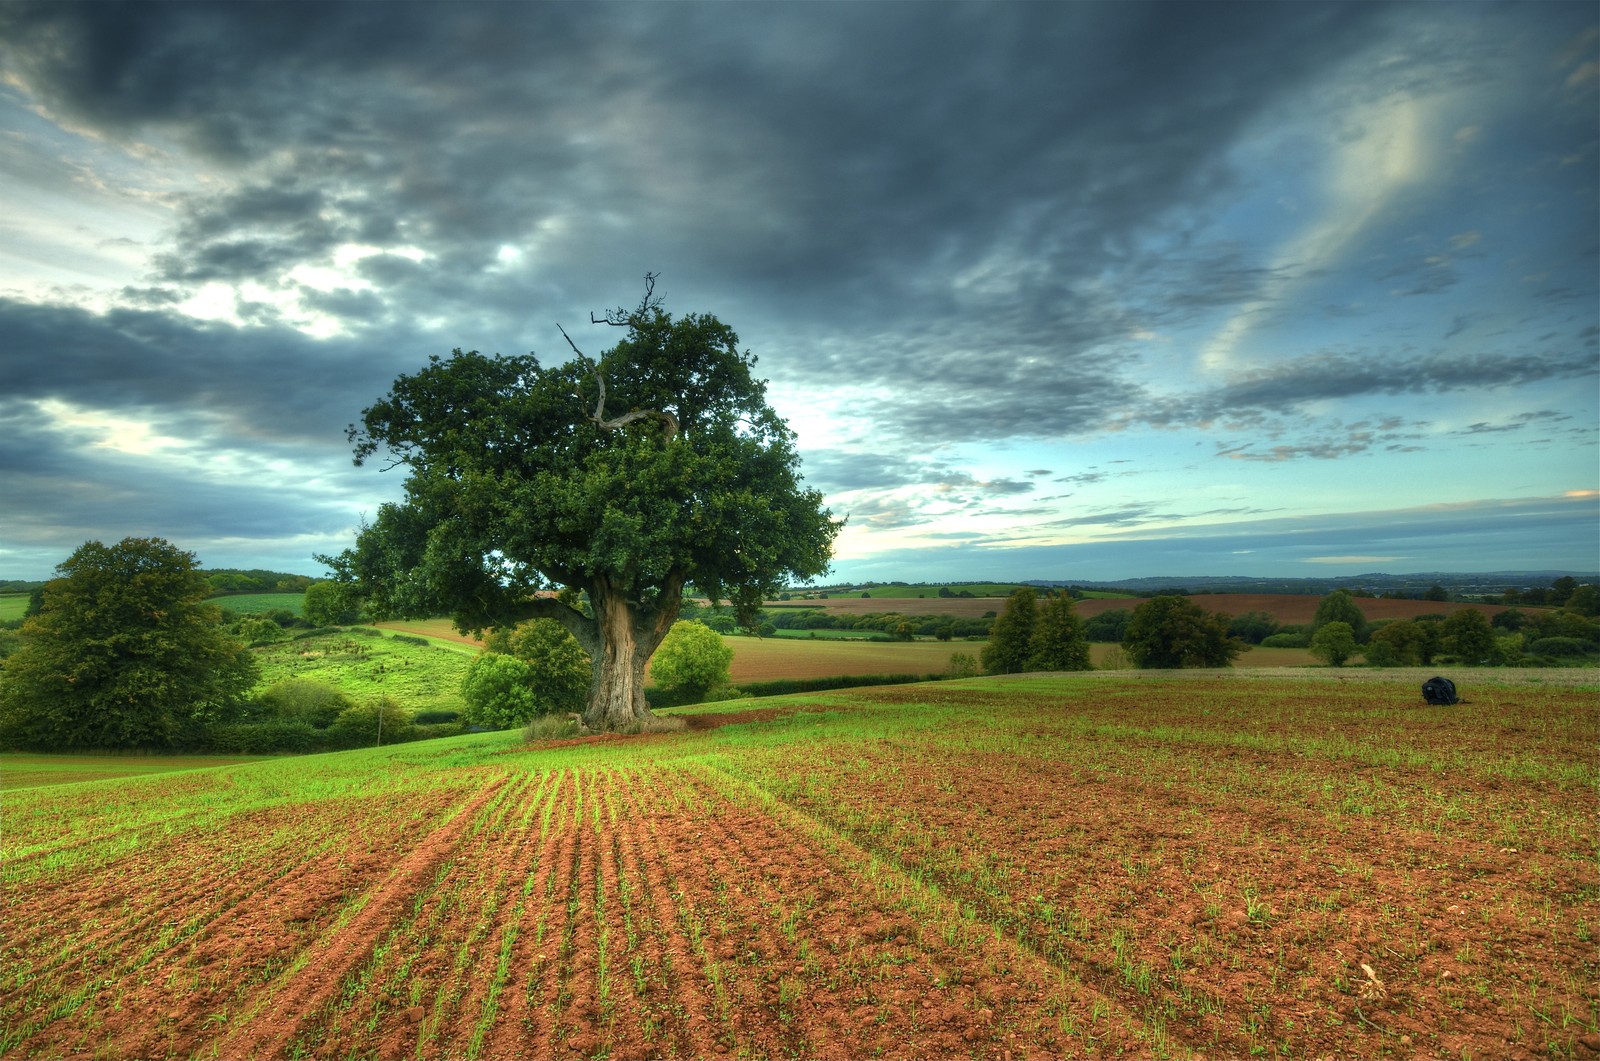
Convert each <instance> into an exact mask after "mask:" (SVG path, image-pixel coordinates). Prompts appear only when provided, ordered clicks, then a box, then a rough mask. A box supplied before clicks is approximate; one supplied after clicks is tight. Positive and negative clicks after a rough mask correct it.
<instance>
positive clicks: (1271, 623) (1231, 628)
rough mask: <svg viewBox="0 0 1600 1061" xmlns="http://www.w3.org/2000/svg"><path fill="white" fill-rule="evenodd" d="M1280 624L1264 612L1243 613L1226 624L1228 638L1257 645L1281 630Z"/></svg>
mask: <svg viewBox="0 0 1600 1061" xmlns="http://www.w3.org/2000/svg"><path fill="white" fill-rule="evenodd" d="M1282 625H1283V624H1281V623H1279V622H1278V620H1276V619H1274V618H1273V617H1272V616H1270V615H1268V614H1267V613H1266V612H1245V613H1244V614H1243V615H1236V616H1234V618H1233V621H1232V622H1230V623H1229V624H1228V636H1229V637H1237V638H1238V639H1239V640H1241V641H1244V642H1246V643H1248V644H1252V645H1259V644H1262V643H1263V642H1265V641H1266V639H1267V638H1269V637H1272V636H1273V635H1274V634H1276V633H1278V632H1279V631H1280V630H1281V629H1282Z"/></svg>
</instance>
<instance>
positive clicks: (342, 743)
mask: <svg viewBox="0 0 1600 1061" xmlns="http://www.w3.org/2000/svg"><path fill="white" fill-rule="evenodd" d="M326 732H327V739H328V743H329V744H330V745H331V746H332V747H335V748H367V747H371V746H373V745H377V744H401V743H403V742H405V741H408V740H410V739H411V716H410V715H409V714H407V713H406V711H405V709H404V708H402V707H401V706H400V705H399V704H397V703H395V702H394V701H393V700H391V699H389V698H388V697H386V696H381V697H379V698H378V699H377V700H374V701H373V702H372V703H369V704H359V705H357V706H355V707H349V708H346V709H345V710H344V711H343V712H341V713H340V715H339V717H338V718H336V719H334V722H333V725H331V726H329V727H328V729H327V731H326Z"/></svg>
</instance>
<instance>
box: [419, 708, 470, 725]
mask: <svg viewBox="0 0 1600 1061" xmlns="http://www.w3.org/2000/svg"><path fill="white" fill-rule="evenodd" d="M411 721H412V723H413V724H414V725H418V726H438V725H443V724H444V723H446V722H460V721H461V712H459V711H450V710H441V709H439V708H429V709H428V710H426V711H415V712H413V713H412V715H411Z"/></svg>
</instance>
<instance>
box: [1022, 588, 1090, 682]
mask: <svg viewBox="0 0 1600 1061" xmlns="http://www.w3.org/2000/svg"><path fill="white" fill-rule="evenodd" d="M1030 647H1031V649H1032V652H1031V654H1030V655H1029V657H1028V669H1029V670H1092V669H1093V668H1094V664H1092V663H1090V662H1089V642H1088V640H1087V639H1086V638H1085V637H1084V636H1083V620H1081V619H1079V618H1078V613H1077V612H1075V611H1074V610H1073V608H1072V595H1071V594H1070V593H1067V592H1066V591H1065V590H1062V591H1061V592H1059V593H1052V594H1050V595H1049V596H1048V597H1046V598H1045V602H1044V607H1042V608H1040V609H1039V614H1038V618H1037V620H1036V621H1035V622H1034V626H1033V637H1032V639H1031V643H1030Z"/></svg>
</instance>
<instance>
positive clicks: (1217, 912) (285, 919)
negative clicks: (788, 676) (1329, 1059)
mask: <svg viewBox="0 0 1600 1061" xmlns="http://www.w3.org/2000/svg"><path fill="white" fill-rule="evenodd" d="M1425 676H1426V675H1423V674H1421V673H1420V672H1417V673H1393V672H1354V673H1348V674H1337V673H1332V672H1328V671H1326V670H1320V671H1306V672H1298V673H1287V674H1278V673H1275V672H1271V671H1266V670H1241V671H1232V672H1207V673H1194V672H1188V673H1182V672H1180V673H1165V674H1154V673H1117V674H1103V673H1090V674H1083V675H1071V676H1058V677H1039V676H1025V677H1019V678H1014V679H993V678H988V679H973V680H964V681H958V682H944V683H937V684H930V685H920V686H898V687H880V688H875V689H870V690H856V691H842V692H835V693H829V694H816V695H809V696H797V697H786V698H780V699H773V700H763V701H757V702H751V701H745V702H741V703H735V704H731V705H724V706H720V707H711V708H695V709H689V710H687V711H682V712H679V713H680V714H681V715H682V716H683V717H684V718H685V719H686V720H687V721H688V722H689V725H690V728H689V729H687V730H686V731H684V732H679V733H672V734H663V735H656V736H649V737H635V738H617V737H608V738H589V739H585V740H580V741H567V742H561V743H559V744H547V745H535V746H524V745H522V744H520V743H519V741H518V739H517V738H516V737H515V735H513V734H504V733H500V734H479V735H473V736H467V737H462V738H452V739H449V740H445V741H434V742H428V743H425V744H418V745H402V746H398V747H394V748H385V749H379V750H367V751H361V752H349V753H339V754H331V755H320V756H308V757H303V758H298V759H284V760H274V761H270V762H263V763H255V764H250V765H233V766H226V767H219V768H213V769H209V770H197V771H189V772H185V773H173V774H166V775H157V776H146V777H133V778H127V779H123V780H120V781H85V782H82V783H79V784H72V785H56V786H52V787H38V788H27V789H21V790H18V791H15V792H12V793H8V794H7V799H6V829H5V834H4V838H3V841H0V856H3V859H0V866H3V869H0V875H3V884H4V888H5V893H6V898H7V931H6V933H5V934H4V937H3V939H0V948H3V949H0V968H4V969H5V974H4V978H3V980H0V1053H3V1054H4V1055H5V1056H7V1057H15V1058H32V1057H63V1056H85V1057H87V1056H120V1057H131V1056H138V1057H148V1058H188V1057H194V1056H202V1055H203V1056H213V1055H214V1056H223V1057H237V1056H257V1057H285V1056H290V1057H294V1056H308V1057H309V1056H317V1057H375V1058H401V1057H445V1056H448V1057H460V1058H500V1057H510V1056H540V1057H573V1058H579V1057H597V1056H602V1055H604V1056H609V1057H612V1058H632V1057H639V1058H644V1057H711V1056H722V1055H725V1056H728V1057H776V1056H793V1057H816V1058H858V1057H867V1056H874V1055H878V1056H896V1057H910V1056H916V1057H926V1056H938V1057H985V1058H1001V1057H1004V1056H1011V1057H1034V1056H1047V1057H1105V1056H1112V1055H1117V1054H1124V1055H1133V1056H1149V1057H1194V1056H1197V1055H1200V1054H1204V1055H1205V1056H1208V1057H1251V1056H1263V1057H1275V1056H1283V1057H1322V1056H1333V1055H1337V1056H1354V1057H1397V1058H1409V1057H1441V1056H1448V1057H1474V1058H1479V1057H1483V1058H1487V1057H1497V1058H1498V1057H1507V1058H1522V1057H1529V1058H1531V1057H1551V1056H1554V1057H1570V1056H1584V1050H1585V1049H1586V1044H1587V1043H1589V1042H1591V1041H1592V1040H1593V1037H1594V1036H1596V1035H1597V1034H1600V1025H1597V1019H1600V1014H1597V999H1596V989H1595V984H1596V983H1597V982H1600V963H1597V960H1596V949H1595V944H1594V933H1595V924H1596V914H1597V912H1600V888H1597V885H1596V881H1595V876H1594V866H1593V856H1594V850H1595V829H1596V825H1595V822H1596V811H1597V810H1600V807H1597V800H1596V783H1597V780H1600V777H1597V770H1596V763H1595V759H1594V754H1593V753H1594V748H1595V746H1596V742H1597V741H1600V726H1597V719H1596V710H1595V703H1596V698H1595V695H1594V694H1595V693H1596V692H1597V691H1600V686H1597V684H1596V678H1597V675H1596V673H1595V672H1594V671H1584V672H1570V671H1568V672H1563V671H1534V672H1462V673H1460V674H1459V675H1458V681H1459V682H1460V683H1461V685H1462V687H1463V691H1464V692H1465V693H1466V695H1467V697H1468V699H1469V701H1470V703H1468V704H1465V705H1462V706H1459V707H1457V708H1452V709H1436V708H1428V707H1425V706H1424V705H1423V704H1422V703H1421V701H1420V696H1419V695H1418V693H1417V690H1416V685H1417V684H1419V683H1420V681H1421V680H1422V678H1423V677H1425ZM1576 689H1581V690H1582V691H1581V692H1575V690H1576Z"/></svg>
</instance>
